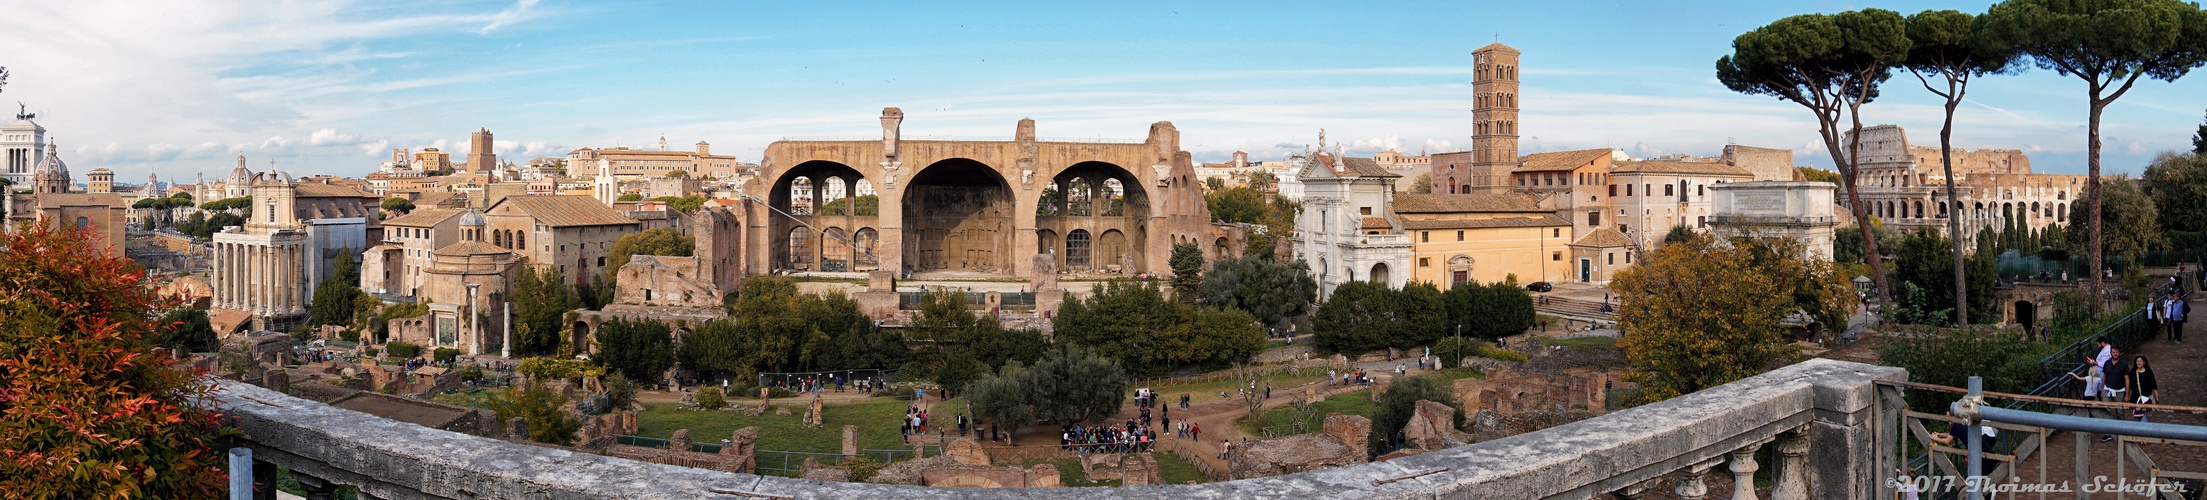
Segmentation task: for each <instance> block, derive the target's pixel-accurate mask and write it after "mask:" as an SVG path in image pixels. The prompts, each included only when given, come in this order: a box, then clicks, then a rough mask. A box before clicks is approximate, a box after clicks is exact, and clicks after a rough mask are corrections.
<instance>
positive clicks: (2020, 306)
mask: <svg viewBox="0 0 2207 500" xmlns="http://www.w3.org/2000/svg"><path fill="white" fill-rule="evenodd" d="M2015 323H2016V324H2019V325H2023V332H2024V333H2025V334H2027V335H2037V333H2036V332H2035V330H2037V328H2038V304H2032V303H2031V301H2028V300H2018V301H2015Z"/></svg>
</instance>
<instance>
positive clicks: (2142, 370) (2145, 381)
mask: <svg viewBox="0 0 2207 500" xmlns="http://www.w3.org/2000/svg"><path fill="white" fill-rule="evenodd" d="M2133 359H2136V360H2137V361H2136V362H2135V363H2133V364H2132V367H2131V372H2130V386H2131V387H2132V388H2133V389H2134V390H2136V391H2137V392H2138V404H2142V405H2150V404H2155V403H2159V402H2161V381H2160V380H2157V379H2156V378H2155V377H2154V376H2153V367H2151V366H2147V365H2146V355H2144V354H2140V355H2138V356H2137V357H2135V358H2133ZM2149 413H2151V412H2148V411H2146V410H2143V409H2140V410H2138V411H2136V412H2132V413H2131V415H2130V416H2131V417H2132V418H2136V419H2138V421H2139V422H2144V421H2146V418H2147V417H2149V415H2148V414H2149Z"/></svg>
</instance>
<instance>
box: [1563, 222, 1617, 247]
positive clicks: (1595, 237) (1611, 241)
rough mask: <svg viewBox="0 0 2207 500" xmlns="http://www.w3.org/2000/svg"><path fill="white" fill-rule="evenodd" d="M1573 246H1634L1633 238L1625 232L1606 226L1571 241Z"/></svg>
mask: <svg viewBox="0 0 2207 500" xmlns="http://www.w3.org/2000/svg"><path fill="white" fill-rule="evenodd" d="M1571 246H1575V247H1594V248H1616V247H1629V246H1632V238H1626V237H1625V233H1620V232H1617V230H1615V229H1610V228H1606V227H1604V228H1598V229H1595V230H1594V232H1591V233H1586V236H1584V237H1581V238H1579V241H1573V242H1571Z"/></svg>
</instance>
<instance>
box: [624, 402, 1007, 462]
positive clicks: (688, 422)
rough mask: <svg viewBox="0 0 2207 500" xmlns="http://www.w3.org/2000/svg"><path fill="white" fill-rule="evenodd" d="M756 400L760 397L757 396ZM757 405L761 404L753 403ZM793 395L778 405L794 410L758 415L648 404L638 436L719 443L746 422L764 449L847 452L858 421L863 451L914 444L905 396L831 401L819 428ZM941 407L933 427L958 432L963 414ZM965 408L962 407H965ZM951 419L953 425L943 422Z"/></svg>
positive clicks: (639, 418) (934, 413) (934, 414)
mask: <svg viewBox="0 0 2207 500" xmlns="http://www.w3.org/2000/svg"><path fill="white" fill-rule="evenodd" d="M754 401H755V400H754ZM747 402H750V401H747ZM753 404H756V403H755V402H753ZM807 404H809V403H800V402H798V401H797V400H789V404H776V405H774V406H775V407H776V408H789V409H790V414H789V415H776V414H774V412H771V411H769V412H765V413H761V414H759V415H758V416H755V417H754V416H750V415H745V414H744V413H742V412H738V411H732V410H720V411H697V410H690V409H687V408H685V407H683V406H682V405H679V404H652V405H646V406H645V410H644V411H643V413H640V414H638V415H637V418H636V420H637V423H636V426H637V431H636V433H637V434H638V435H642V436H646V437H655V438H662V439H664V438H667V437H669V436H673V435H674V431H675V429H689V430H690V439H691V440H694V441H696V442H699V443H718V442H720V440H722V439H728V435H729V434H730V433H733V432H735V431H736V429H741V428H745V427H758V428H759V442H758V449H760V450H773V451H802V452H814V453H841V452H842V451H843V426H845V425H856V426H858V447H859V449H861V450H892V449H907V450H908V449H911V448H912V446H911V445H908V444H904V440H903V438H902V436H900V435H899V429H900V428H901V426H900V424H899V419H902V418H904V409H905V408H906V407H907V406H908V405H906V404H905V403H904V402H903V401H880V402H865V403H848V404H831V405H827V406H826V407H825V410H824V411H826V412H827V422H826V425H821V426H819V427H813V426H808V425H805V424H804V418H805V406H806V405H807ZM945 404H947V405H955V406H954V408H960V409H962V408H964V407H965V403H964V401H963V400H951V401H950V402H948V403H945ZM943 409H948V408H941V407H940V406H938V409H937V410H933V411H931V412H930V413H931V414H932V415H931V416H930V418H929V422H928V430H929V431H935V430H937V429H945V430H947V431H948V432H950V433H951V434H956V432H957V428H958V427H957V423H956V422H957V417H956V416H955V414H953V413H948V412H944V411H942V410H943ZM960 411H962V410H960ZM945 423H948V424H949V425H948V426H945V427H937V426H938V425H942V424H945Z"/></svg>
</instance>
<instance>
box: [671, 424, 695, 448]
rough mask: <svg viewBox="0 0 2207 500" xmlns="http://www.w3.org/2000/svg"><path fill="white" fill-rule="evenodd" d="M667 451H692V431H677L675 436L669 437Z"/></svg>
mask: <svg viewBox="0 0 2207 500" xmlns="http://www.w3.org/2000/svg"><path fill="white" fill-rule="evenodd" d="M667 449H669V450H674V451H690V430H689V429H675V430H674V435H673V436H669V437H667Z"/></svg>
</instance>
